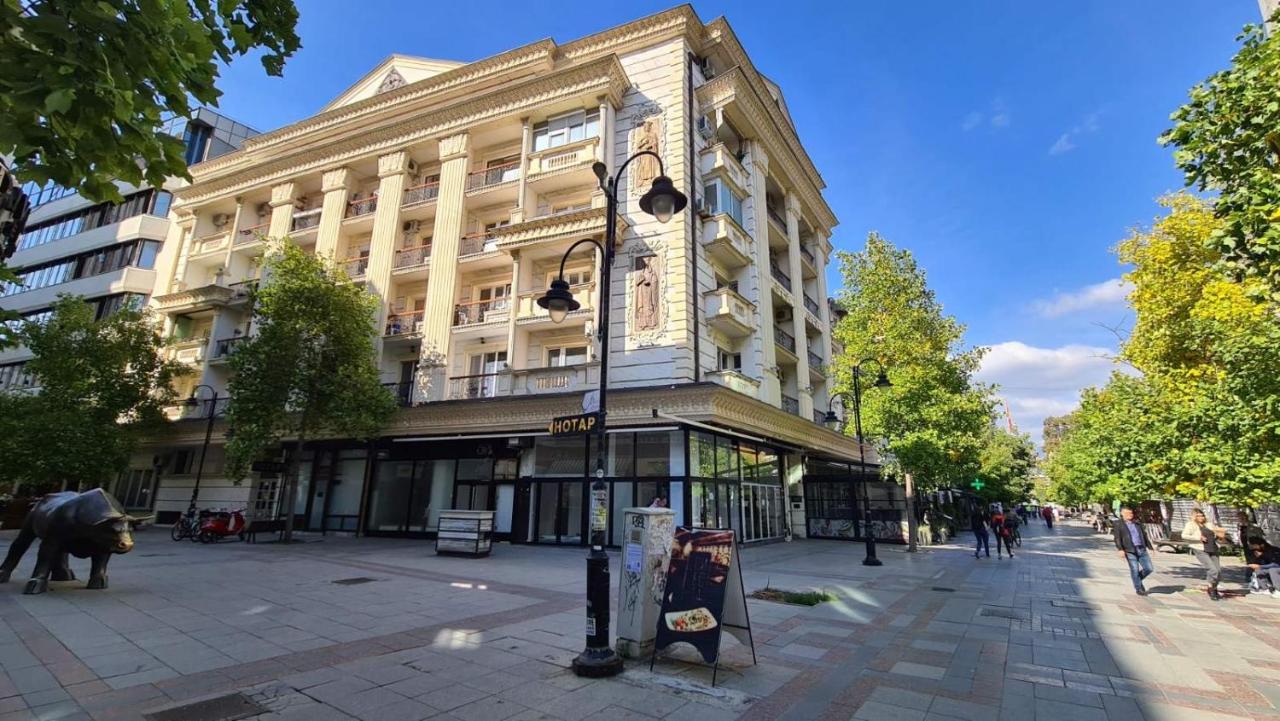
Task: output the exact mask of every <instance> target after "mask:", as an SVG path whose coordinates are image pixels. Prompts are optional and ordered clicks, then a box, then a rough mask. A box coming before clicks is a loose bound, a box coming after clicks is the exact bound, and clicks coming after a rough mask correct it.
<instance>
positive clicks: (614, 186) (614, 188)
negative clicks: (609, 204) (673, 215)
mask: <svg viewBox="0 0 1280 721" xmlns="http://www.w3.org/2000/svg"><path fill="white" fill-rule="evenodd" d="M645 155H651V156H653V157H654V158H656V159H657V161H658V175H666V174H667V170H666V168H665V167H664V165H663V163H662V156H661V155H658V154H657V153H655V152H654V151H652V150H641V151H640V152H638V153H636V154H635V155H632V156H631V157H630V158H627V159H626V160H624V161H622V166H621V167H619V168H618V172H616V173H614V174H613V178H612V179H610V180H609V186H608V187H605V184H604V179H603V178H601V179H600V189H601V190H603V191H604V192H606V193H608V194H609V195H610V196H611V197H613V199H614V200H615V201H616V200H617V195H616V194H617V192H618V181H619V180H621V179H622V173H623V171H625V170H626V169H627V166H628V165H631V161H633V160H635V159H636V158H640V157H643V156H645Z"/></svg>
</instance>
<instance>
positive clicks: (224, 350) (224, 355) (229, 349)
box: [209, 335, 248, 363]
mask: <svg viewBox="0 0 1280 721" xmlns="http://www.w3.org/2000/svg"><path fill="white" fill-rule="evenodd" d="M247 337H248V336H243V335H238V336H234V337H231V338H219V339H218V340H216V341H214V343H213V358H211V359H209V362H210V363H213V362H215V361H217V362H224V361H226V360H229V359H230V358H231V356H233V355H235V353H236V350H238V349H239V347H240V344H241V343H243V342H244V341H245V339H246V338H247Z"/></svg>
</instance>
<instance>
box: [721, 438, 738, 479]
mask: <svg viewBox="0 0 1280 721" xmlns="http://www.w3.org/2000/svg"><path fill="white" fill-rule="evenodd" d="M716 478H724V479H728V480H732V481H736V480H738V479H739V478H740V476H739V475H738V454H737V452H736V451H735V450H734V442H733V441H732V440H731V439H729V438H725V437H723V436H717V437H716Z"/></svg>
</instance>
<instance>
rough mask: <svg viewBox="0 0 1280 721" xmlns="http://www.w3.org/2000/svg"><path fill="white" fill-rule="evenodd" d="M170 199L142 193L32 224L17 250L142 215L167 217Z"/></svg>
mask: <svg viewBox="0 0 1280 721" xmlns="http://www.w3.org/2000/svg"><path fill="white" fill-rule="evenodd" d="M171 200H172V196H170V195H169V193H166V192H163V191H154V190H144V191H142V192H140V193H134V194H132V195H128V196H125V199H124V202H122V203H121V204H120V205H114V204H112V203H99V204H98V205H93V206H90V207H88V208H81V209H79V210H77V211H75V212H72V213H68V214H66V215H62V216H59V217H57V218H52V219H50V220H46V221H42V222H40V223H38V224H34V225H32V226H30V227H28V228H27V229H26V231H25V232H24V233H23V234H22V237H21V238H19V239H18V250H25V249H27V248H34V247H36V246H39V245H44V244H45V243H51V242H53V241H55V240H61V239H62V238H67V237H70V236H72V235H76V234H77V233H83V232H84V231H86V230H93V229H94V228H98V227H101V226H104V225H110V224H112V223H118V222H120V221H122V220H125V219H126V218H132V217H133V216H135V215H142V214H143V213H148V212H149V213H152V214H154V215H160V216H164V215H168V214H169V204H170V201H171Z"/></svg>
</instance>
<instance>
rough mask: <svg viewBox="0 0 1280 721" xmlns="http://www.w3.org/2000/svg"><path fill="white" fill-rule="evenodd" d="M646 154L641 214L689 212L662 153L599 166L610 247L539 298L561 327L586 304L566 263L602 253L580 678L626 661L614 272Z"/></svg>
mask: <svg viewBox="0 0 1280 721" xmlns="http://www.w3.org/2000/svg"><path fill="white" fill-rule="evenodd" d="M644 155H649V156H652V157H654V158H657V160H658V176H657V177H656V178H654V180H653V186H652V187H651V188H650V189H649V191H648V192H646V193H645V194H644V196H643V197H641V198H640V209H641V210H642V211H644V212H645V213H648V214H649V215H652V216H653V217H655V218H657V220H658V222H660V223H666V222H667V221H669V220H671V216H672V215H674V214H676V213H678V212H680V211H681V210H684V207H685V205H686V204H687V203H688V198H686V197H685V195H684V193H681V192H680V191H679V190H676V188H675V185H674V184H673V183H672V182H671V179H670V178H668V177H667V176H666V175H665V173H664V170H663V166H662V157H661V156H659V155H658V154H657V153H655V152H653V151H649V150H644V151H641V152H639V153H636V154H635V155H632V156H631V157H630V158H627V160H626V162H624V163H623V164H622V167H620V168H618V172H617V173H616V174H615V175H614V176H613V177H612V178H609V177H608V169H607V167H606V166H605V164H604V163H601V162H596V163H595V164H594V165H592V166H591V170H592V171H593V172H594V173H595V174H596V178H598V179H599V184H600V189H601V190H603V191H604V194H605V199H606V204H605V240H604V245H601V244H600V243H599V242H598V241H596V240H594V239H592V238H584V239H582V240H579V241H577V242H575V243H574V244H573V245H571V246H569V249H568V250H566V251H565V253H564V257H562V258H561V259H560V274H559V275H558V276H557V277H556V279H555V280H553V281H551V288H550V289H549V290H548V291H547V292H546V294H545V295H543V296H542V297H541V298H539V299H538V305H539V306H541V307H543V308H545V309H546V310H547V314H548V315H549V316H551V320H552V322H555V323H559V322H561V321H563V320H564V318H565V316H566V315H568V314H569V313H570V312H572V311H575V310H577V309H578V308H580V307H581V305H582V304H581V303H579V302H578V301H577V300H576V299H575V298H574V297H573V293H572V292H570V290H569V283H568V282H567V281H566V280H565V279H564V264H565V261H567V260H568V259H569V254H570V253H572V252H573V251H574V249H576V248H577V247H578V246H580V245H582V244H584V243H590V244H592V245H594V246H596V248H598V249H599V250H600V255H601V260H600V287H599V291H600V292H599V297H600V312H599V320H598V325H599V327H598V328H597V329H596V337H597V339H598V340H599V343H600V391H599V403H598V404H597V405H598V407H597V416H598V417H597V420H596V427H595V435H596V467H595V480H594V481H593V482H592V484H591V516H590V519H591V550H590V551H589V552H588V553H587V646H586V648H585V649H583V651H582V653H580V654H578V657H577V658H575V659H574V660H573V672H574V673H575V674H577V675H579V676H589V677H600V676H615V675H617V674H618V673H619V672H621V671H622V657H620V656H619V655H618V653H617V652H616V651H614V650H613V647H612V646H611V645H610V644H609V555H608V554H607V553H605V550H604V544H605V537H604V534H605V530H606V529H607V528H608V518H609V487H608V485H607V484H606V483H605V482H604V477H605V468H606V466H607V456H608V452H609V449H608V444H607V443H606V437H605V419H606V418H607V416H608V404H607V396H608V392H609V295H610V288H611V285H610V275H611V274H610V271H611V270H612V268H613V257H614V250H615V246H616V245H617V234H618V227H617V215H618V180H619V179H620V178H621V177H622V173H623V171H625V170H626V169H627V166H628V165H630V164H631V161H632V160H635V159H636V158H639V157H641V156H644Z"/></svg>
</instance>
